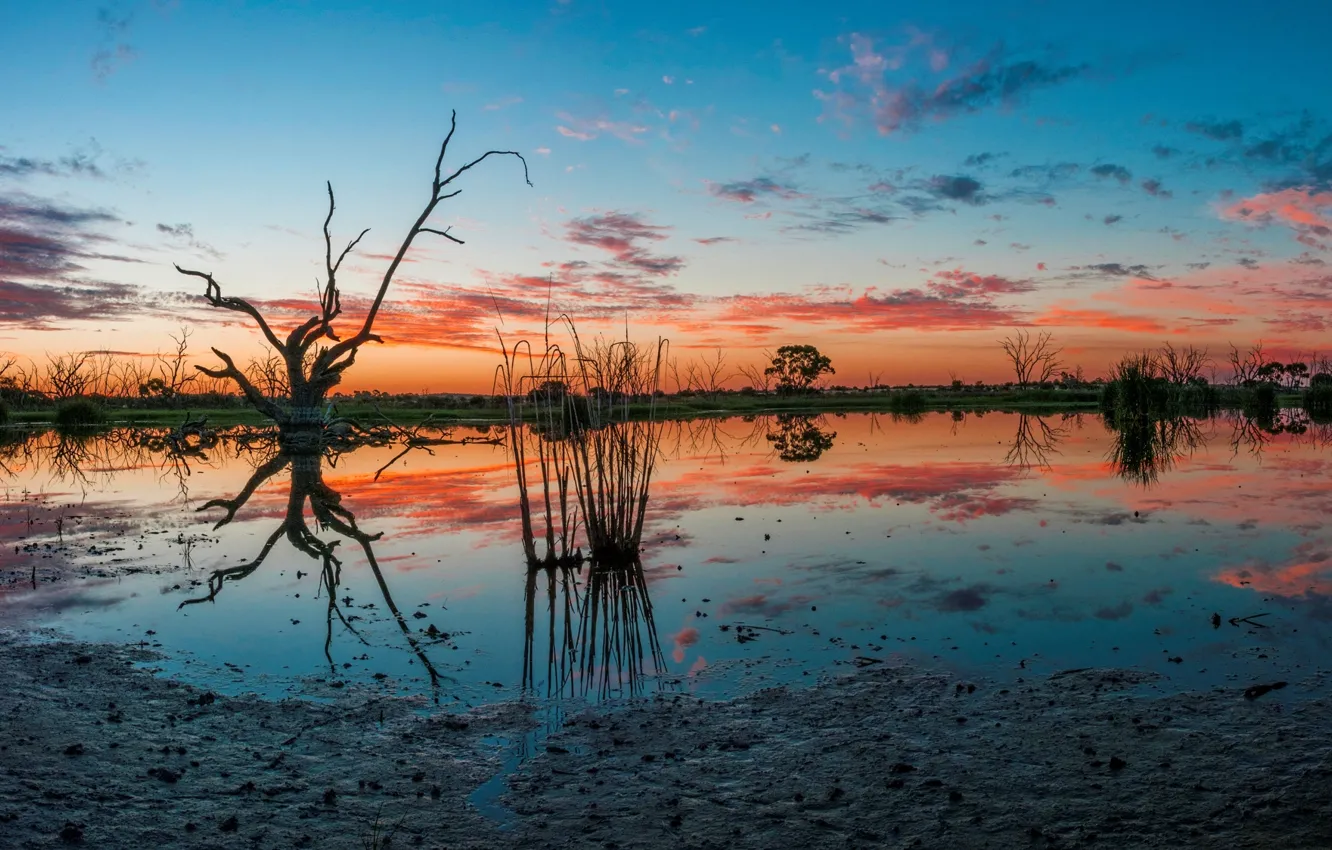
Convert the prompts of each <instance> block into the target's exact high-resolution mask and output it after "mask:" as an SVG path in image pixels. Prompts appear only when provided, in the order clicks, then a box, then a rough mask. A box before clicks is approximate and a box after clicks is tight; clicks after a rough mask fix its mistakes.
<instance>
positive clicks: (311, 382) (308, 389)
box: [176, 112, 532, 451]
mask: <svg viewBox="0 0 1332 850" xmlns="http://www.w3.org/2000/svg"><path fill="white" fill-rule="evenodd" d="M457 119H458V114H457V112H454V113H453V114H452V116H451V118H450V120H449V132H448V135H447V136H445V137H444V142H443V143H442V144H441V145H440V148H439V156H437V157H436V158H435V176H434V180H433V181H432V182H431V186H430V200H429V201H428V202H427V203H426V205H425V208H424V209H422V210H421V214H420V215H419V216H417V218H416V223H415V224H413V225H412V226H411V228H410V229H409V230H408V231H407V235H406V237H405V238H404V239H403V240H402V244H401V245H400V246H399V247H398V250H397V253H395V254H394V255H393V260H392V261H391V262H390V263H389V265H388V269H387V270H386V271H385V272H384V277H383V280H382V281H381V282H380V284H379V290H378V291H377V292H376V293H375V297H374V300H373V301H372V302H371V303H370V308H369V309H368V310H367V311H366V314H365V318H364V319H363V320H362V321H361V325H360V328H359V329H358V330H357V331H356V332H355V333H354V334H352V335H350V336H347V337H346V338H345V339H344V338H341V337H340V336H339V335H338V333H337V331H336V329H335V328H334V321H335V320H336V319H337V318H338V317H339V316H340V315H341V314H342V297H341V292H340V290H339V288H338V281H337V275H338V270H339V268H341V266H342V261H343V260H344V259H346V258H347V255H348V254H349V253H351V252H352V250H353V249H354V248H355V247H356V245H357V243H359V242H360V241H361V239H362V237H364V236H365V234H366V233H368V232H369V228H367V229H365V230H362V231H361V233H360V235H358V236H357V237H356V238H355V239H353V240H351V241H350V242H348V243H347V247H345V248H343V249H342V252H341V253H340V254H338V256H337V258H336V260H335V259H334V257H333V235H332V232H331V231H330V230H329V225H330V223H331V222H332V221H333V210H334V208H335V203H334V199H333V184H332V183H329V184H328V216H327V217H326V218H325V219H324V272H325V277H324V280H323V282H322V283H320V284H319V287H318V295H319V313H318V314H317V315H314V316H311V317H310V318H308V319H306V320H305V321H304V322H302V323H301V324H299V325H297V326H296V327H295V328H293V329H292V330H291V332H290V333H288V334H287V335H286V337H285V339H284V338H282V337H280V336H279V335H278V333H277V332H276V331H274V330H273V328H272V326H271V325H270V324H269V322H268V320H267V319H266V318H265V317H264V315H263V313H262V312H260V310H259V308H258V307H256V306H255V305H254V304H252V303H250V302H249V301H247V300H245V299H244V298H237V297H235V296H225V295H223V294H222V287H221V285H220V284H219V283H218V282H217V281H216V280H215V279H214V278H213V275H212V274H211V273H209V272H202V271H195V270H192V269H185V268H181V267H180V266H179V265H177V266H176V271H178V272H180V273H181V274H184V275H190V276H192V277H197V278H200V279H201V280H203V281H204V283H205V288H204V298H205V299H207V301H208V303H209V304H210V305H212V306H213V307H219V308H221V309H223V310H233V311H235V312H238V313H244V314H245V315H247V316H249V317H250V318H251V319H252V320H253V321H254V323H255V324H256V325H257V326H258V328H259V330H260V332H261V333H262V334H263V337H264V341H265V342H266V343H267V344H268V346H269V347H270V348H272V349H273V350H274V351H276V353H277V355H278V356H279V357H281V358H282V362H283V364H284V365H285V368H286V372H287V393H286V395H285V397H282V398H276V399H275V398H269V397H267V396H266V395H265V394H264V393H263V392H262V391H261V390H260V388H259V387H257V386H255V384H254V382H253V381H252V380H251V378H250V377H249V376H247V375H246V374H245V372H244V371H242V370H241V369H240V368H239V367H237V366H236V363H235V361H233V360H232V358H231V356H230V355H228V354H227V353H225V352H223V351H221V350H219V349H217V348H214V349H213V353H214V354H216V355H217V356H218V358H219V359H220V360H221V361H222V363H223V366H222V368H220V369H210V368H207V367H204V366H196V367H195V368H196V369H198V370H199V371H200V372H203V373H204V374H205V375H208V376H210V377H214V378H226V379H229V380H231V381H233V382H234V383H235V384H236V386H237V387H238V388H239V389H240V391H241V392H242V393H243V394H244V395H245V398H246V399H247V400H248V401H249V402H250V404H251V405H253V406H254V407H255V409H257V410H258V411H259V412H260V413H262V414H264V415H265V416H267V417H268V418H269V419H272V420H273V421H274V422H275V423H277V426H278V431H279V439H280V443H281V445H282V446H283V447H284V448H285V449H288V450H292V451H317V450H318V449H319V447H320V445H321V444H322V440H323V434H324V428H325V426H326V425H327V424H328V419H327V414H326V412H325V410H324V400H325V397H326V396H327V395H328V392H329V391H330V390H331V389H332V388H333V387H335V386H337V384H338V383H339V382H340V381H341V380H342V376H343V374H344V373H345V372H346V371H347V369H349V368H350V367H351V366H352V364H353V363H355V362H356V354H357V352H358V351H359V350H360V348H361V346H363V345H365V344H366V343H368V342H383V339H382V338H381V337H379V336H378V335H377V334H376V333H375V332H374V324H375V318H376V317H377V316H378V315H379V310H380V307H381V306H382V305H383V303H384V296H385V295H386V294H387V293H388V289H389V285H390V284H391V283H392V282H393V277H394V275H395V274H396V273H397V271H398V266H399V265H400V264H401V263H402V261H403V258H404V257H405V256H406V255H407V252H408V251H409V250H410V249H411V247H412V243H413V242H414V241H415V239H416V237H417V236H418V235H420V234H422V233H430V234H434V235H435V236H442V237H444V238H445V239H448V240H449V241H451V242H456V243H457V244H459V245H461V244H463V240H461V239H459V238H458V237H456V236H454V235H452V234H451V233H450V232H449V228H447V227H446V228H444V229H443V230H437V229H435V228H432V227H428V226H427V222H428V221H429V220H430V216H431V215H432V214H433V213H434V212H435V208H436V207H437V206H439V204H440V202H441V201H445V200H448V199H449V198H454V197H457V196H458V195H459V194H460V193H461V192H462V190H461V189H453V190H452V191H446V190H448V189H450V187H452V185H453V182H454V181H455V180H456V179H458V178H459V177H461V176H462V175H463V174H465V173H466V172H467V171H469V170H470V169H472V168H474V167H476V166H477V165H480V164H481V163H482V162H483V161H485V160H486V159H487V158H489V157H492V156H514V157H517V158H518V160H519V161H520V162H521V163H522V164H523V179H524V180H525V181H526V182H527V185H529V186H531V185H532V181H531V179H530V177H529V175H528V172H527V160H526V159H524V158H523V155H522V154H520V153H518V152H517V151H500V150H491V151H486V152H485V153H483V154H482V155H481V156H479V157H477V158H476V159H473V160H471V161H470V162H468V163H466V164H465V165H462V166H460V167H458V168H457V169H456V170H455V171H453V173H451V174H447V175H445V174H444V172H443V171H442V170H441V169H442V168H443V164H444V156H445V154H446V153H448V149H449V142H450V141H452V140H453V132H454V130H455V129H456V128H457V124H458V120H457ZM321 340H328V344H319V343H320V341H321Z"/></svg>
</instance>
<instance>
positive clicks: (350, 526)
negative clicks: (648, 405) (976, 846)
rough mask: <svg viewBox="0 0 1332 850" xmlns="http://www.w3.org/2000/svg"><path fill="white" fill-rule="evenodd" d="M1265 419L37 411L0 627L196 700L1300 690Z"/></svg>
mask: <svg viewBox="0 0 1332 850" xmlns="http://www.w3.org/2000/svg"><path fill="white" fill-rule="evenodd" d="M1264 426H1265V427H1258V425H1257V424H1255V423H1254V422H1252V421H1250V420H1247V419H1245V418H1244V417H1243V416H1241V415H1240V414H1223V415H1220V416H1218V417H1215V418H1212V419H1203V420H1179V421H1176V422H1153V423H1150V424H1149V425H1148V426H1147V431H1148V432H1150V433H1149V434H1148V435H1147V437H1145V438H1142V437H1141V435H1138V436H1134V435H1129V437H1126V436H1125V434H1126V432H1125V431H1124V430H1122V429H1121V430H1118V431H1116V430H1112V429H1110V428H1108V427H1107V426H1106V425H1105V424H1104V422H1103V421H1102V419H1101V418H1100V417H1099V416H1096V415H1093V414H1078V415H1047V416H1035V415H1027V414H1018V413H987V414H984V415H980V414H970V415H962V414H947V413H930V414H924V415H921V416H914V417H892V416H887V415H870V414H848V415H845V416H838V415H823V416H796V415H776V414H774V415H769V416H761V417H753V418H749V419H740V418H731V419H699V420H693V421H688V422H664V423H622V424H620V425H616V426H612V427H610V428H608V429H603V430H602V431H599V432H593V433H590V434H582V435H573V436H570V435H555V436H552V435H543V434H540V433H537V432H535V431H534V430H532V429H521V430H520V431H518V432H515V433H508V429H507V428H505V427H501V426H488V425H480V426H465V427H459V428H458V429H456V430H455V431H454V432H453V433H452V437H453V438H455V439H458V440H461V439H462V438H463V437H469V438H470V439H469V441H468V442H467V443H465V444H462V443H449V444H439V445H431V446H422V447H416V448H412V449H410V450H407V451H406V452H405V453H403V452H404V447H403V446H402V445H386V446H369V447H362V448H358V449H356V450H354V451H347V452H343V453H340V454H333V455H328V456H325V457H323V458H318V457H297V458H288V457H283V456H273V455H272V454H271V453H269V452H267V451H266V450H265V449H264V448H263V447H262V445H256V444H254V443H252V442H247V441H243V440H232V439H226V438H224V439H222V440H221V441H219V442H218V443H217V444H215V445H210V446H207V447H205V448H201V449H198V448H196V449H192V450H190V451H187V452H184V453H182V452H179V451H175V452H173V451H171V447H170V444H169V442H168V441H165V440H164V439H163V437H162V435H160V434H156V435H155V434H152V433H149V432H133V431H128V430H126V431H120V430H117V431H112V432H109V433H106V434H102V435H97V436H92V437H86V438H73V437H61V436H59V435H57V434H55V433H54V432H48V433H46V434H41V435H33V436H29V437H27V438H26V439H21V440H20V439H14V440H11V441H10V442H8V443H5V444H4V445H3V446H0V461H2V462H3V463H4V468H3V469H0V476H2V478H0V480H2V481H3V486H4V492H3V502H0V525H2V526H3V527H4V529H5V535H4V537H5V540H6V541H12V545H7V546H6V547H5V549H4V550H3V552H0V570H2V571H3V577H4V585H3V586H0V625H3V626H23V627H25V628H34V627H40V628H47V629H53V630H55V631H56V632H57V633H60V634H63V635H66V636H69V637H72V638H74V639H77V640H85V641H94V642H97V641H110V642H117V643H127V642H134V643H139V642H142V643H143V644H144V645H145V646H148V647H152V648H156V649H157V650H159V651H160V652H162V653H164V654H165V656H166V660H165V661H163V662H162V663H160V664H157V665H155V666H156V667H158V668H160V669H163V670H166V671H167V672H169V673H170V674H172V675H173V676H176V677H179V678H181V679H183V680H186V681H189V682H191V683H193V684H196V685H200V686H203V687H207V688H211V689H213V690H216V691H219V692H222V693H239V692H246V691H254V692H258V693H260V694H264V695H267V696H282V695H286V694H301V695H304V696H306V697H310V698H314V699H321V698H328V697H331V696H333V695H336V694H337V693H338V691H339V690H341V689H344V688H348V687H362V688H372V689H379V690H382V691H385V692H391V693H395V694H401V695H407V696H411V697H414V698H419V700H420V701H421V704H422V705H423V706H433V705H435V704H438V705H440V706H443V707H446V708H447V707H457V708H460V709H461V708H465V707H469V706H476V705H480V704H484V703H489V702H496V701H503V700H511V699H514V698H518V697H526V698H530V699H534V700H547V699H549V700H560V701H567V700H573V701H580V700H590V701H602V700H616V699H622V698H625V697H631V696H636V695H651V694H657V693H668V694H669V693H677V694H692V695H697V696H702V697H709V698H712V697H716V698H724V697H729V696H733V695H739V694H743V693H746V692H749V691H752V690H754V689H756V688H759V687H762V686H765V685H770V684H775V683H800V682H812V681H813V680H815V679H817V678H818V677H819V676H820V675H822V674H824V673H827V672H830V671H836V670H837V669H839V668H845V667H847V666H848V665H857V666H869V665H874V664H879V663H885V662H891V661H897V660H903V659H908V660H912V661H914V662H916V663H917V664H919V665H924V666H926V667H930V666H934V667H938V668H941V669H948V670H953V671H959V672H961V673H962V674H963V675H967V674H971V675H985V676H988V677H990V678H995V679H999V680H1017V679H1020V678H1021V677H1023V676H1025V675H1033V676H1035V675H1041V676H1044V675H1048V674H1050V673H1053V672H1056V671H1059V670H1063V669H1068V668H1080V667H1091V666H1101V665H1107V666H1116V667H1130V666H1132V667H1141V668H1144V669H1148V670H1152V671H1155V672H1158V673H1161V674H1163V675H1165V676H1166V677H1167V681H1168V682H1169V683H1170V686H1173V687H1177V688H1179V689H1185V688H1210V687H1217V686H1227V687H1233V686H1234V685H1235V684H1237V683H1239V684H1248V683H1250V682H1251V681H1259V680H1264V681H1266V680H1270V679H1273V678H1291V679H1298V678H1302V675H1301V672H1302V671H1304V672H1311V671H1312V670H1313V669H1315V668H1316V667H1317V666H1318V665H1319V664H1320V663H1323V662H1324V660H1325V659H1326V658H1327V657H1328V651H1329V648H1332V605H1329V596H1328V594H1329V592H1330V591H1332V560H1329V552H1332V533H1330V532H1329V529H1328V527H1327V524H1326V521H1325V518H1326V517H1327V516H1329V515H1330V514H1332V487H1329V484H1328V482H1329V475H1328V473H1329V462H1330V460H1332V451H1330V450H1329V448H1328V444H1329V432H1328V428H1327V426H1320V425H1315V424H1313V423H1309V422H1301V421H1299V420H1298V417H1297V416H1296V415H1295V414H1294V413H1288V414H1286V415H1284V416H1283V417H1282V418H1281V420H1280V421H1279V422H1278V423H1277V425H1276V427H1273V424H1272V423H1264ZM1129 443H1132V444H1131V445H1130V444H1129Z"/></svg>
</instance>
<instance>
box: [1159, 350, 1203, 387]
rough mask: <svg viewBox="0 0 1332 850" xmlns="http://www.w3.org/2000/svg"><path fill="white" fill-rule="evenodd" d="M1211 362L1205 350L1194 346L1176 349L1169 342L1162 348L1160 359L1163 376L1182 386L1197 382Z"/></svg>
mask: <svg viewBox="0 0 1332 850" xmlns="http://www.w3.org/2000/svg"><path fill="white" fill-rule="evenodd" d="M1211 362H1212V361H1211V360H1210V359H1209V358H1208V356H1207V349H1205V348H1194V347H1193V346H1192V345H1186V346H1184V347H1183V348H1175V347H1174V346H1173V345H1171V344H1170V343H1169V342H1167V343H1166V344H1165V345H1164V346H1162V348H1161V354H1160V357H1159V363H1160V365H1161V376H1162V377H1164V378H1165V379H1166V380H1167V381H1169V382H1170V383H1172V384H1176V385H1180V386H1183V385H1184V384H1191V383H1194V382H1196V381H1197V380H1198V379H1199V378H1201V377H1202V373H1203V369H1205V368H1206V367H1207V366H1208V365H1209V364H1211Z"/></svg>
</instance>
